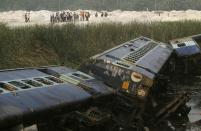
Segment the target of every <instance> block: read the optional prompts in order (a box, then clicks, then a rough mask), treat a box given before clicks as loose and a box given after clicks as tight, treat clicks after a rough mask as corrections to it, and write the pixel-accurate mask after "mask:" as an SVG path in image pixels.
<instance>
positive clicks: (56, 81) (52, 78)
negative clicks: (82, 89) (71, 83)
mask: <svg viewBox="0 0 201 131" xmlns="http://www.w3.org/2000/svg"><path fill="white" fill-rule="evenodd" d="M45 78H46V79H48V80H51V81H53V82H55V83H64V82H63V81H62V80H60V79H58V78H56V77H53V76H48V77H45Z"/></svg>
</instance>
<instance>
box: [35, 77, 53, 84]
mask: <svg viewBox="0 0 201 131" xmlns="http://www.w3.org/2000/svg"><path fill="white" fill-rule="evenodd" d="M34 80H35V81H38V82H40V83H43V84H45V85H53V84H54V83H53V82H51V81H49V80H47V79H44V78H34Z"/></svg>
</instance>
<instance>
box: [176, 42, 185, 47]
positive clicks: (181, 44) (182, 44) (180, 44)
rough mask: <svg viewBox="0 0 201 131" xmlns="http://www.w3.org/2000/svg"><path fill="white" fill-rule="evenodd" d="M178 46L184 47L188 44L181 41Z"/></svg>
mask: <svg viewBox="0 0 201 131" xmlns="http://www.w3.org/2000/svg"><path fill="white" fill-rule="evenodd" d="M177 46H178V47H183V46H186V44H185V43H179V44H177Z"/></svg>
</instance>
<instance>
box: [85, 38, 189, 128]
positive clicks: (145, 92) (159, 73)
mask: <svg viewBox="0 0 201 131" xmlns="http://www.w3.org/2000/svg"><path fill="white" fill-rule="evenodd" d="M173 52H174V50H173V48H172V46H171V45H169V44H165V43H161V42H157V41H154V40H152V39H149V38H146V37H140V38H137V39H134V40H131V41H128V42H126V43H123V44H122V45H119V46H117V47H114V48H112V49H110V50H107V51H105V52H103V53H101V54H98V55H96V56H93V57H92V58H91V60H90V62H89V63H88V64H87V65H86V66H85V68H83V70H85V71H86V72H88V73H91V74H93V75H94V76H95V77H97V78H99V79H101V80H103V81H104V82H105V83H106V84H107V85H109V86H111V87H112V88H113V89H116V90H118V92H119V93H120V94H121V95H123V96H126V97H127V98H128V99H130V101H132V102H131V104H132V105H135V108H133V111H132V112H135V115H134V116H133V118H131V119H133V120H135V119H138V121H139V120H140V121H143V120H145V119H146V122H144V123H146V124H147V125H149V124H151V125H154V124H155V125H156V124H158V123H160V122H161V121H162V120H164V119H167V118H168V117H169V116H170V115H171V114H173V113H174V112H176V111H177V109H179V108H180V107H181V106H185V103H186V101H188V99H189V94H188V93H187V92H182V93H180V94H177V95H176V96H175V95H173V96H168V95H166V94H167V88H166V87H167V86H168V81H169V79H168V77H169V74H170V73H171V70H170V69H171V68H172V67H171V66H172V65H171V62H172V58H173V57H174V53H173ZM139 110H140V111H139ZM136 117H138V118H136Z"/></svg>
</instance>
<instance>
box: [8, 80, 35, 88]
mask: <svg viewBox="0 0 201 131" xmlns="http://www.w3.org/2000/svg"><path fill="white" fill-rule="evenodd" d="M8 83H9V84H11V85H14V86H15V87H18V88H21V89H28V88H31V87H30V86H28V85H25V84H23V83H21V82H19V81H11V82H8Z"/></svg>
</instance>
